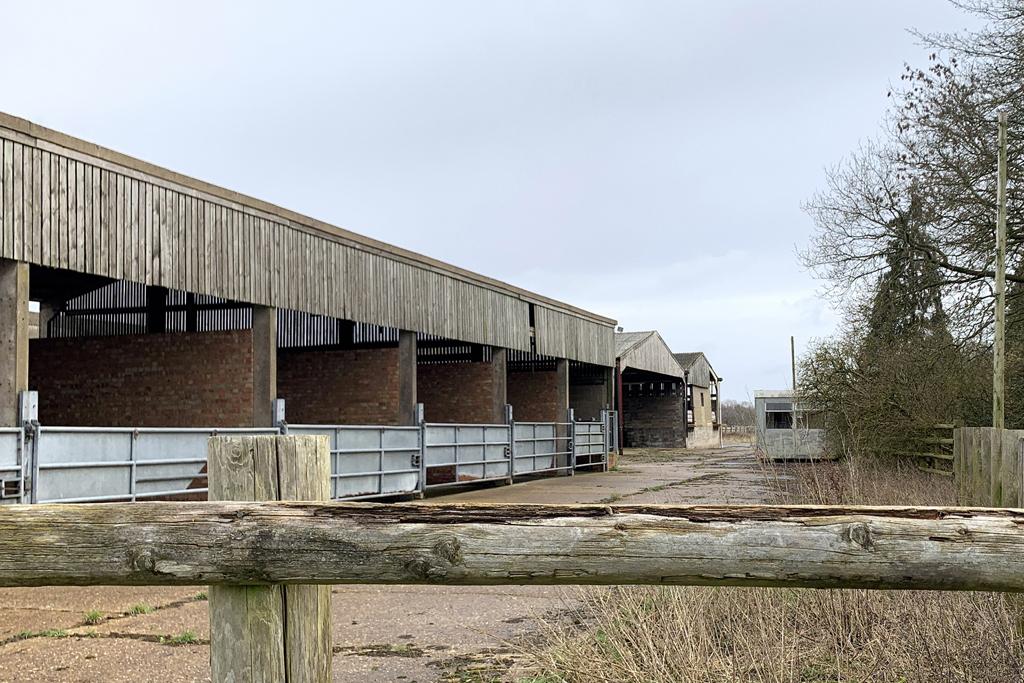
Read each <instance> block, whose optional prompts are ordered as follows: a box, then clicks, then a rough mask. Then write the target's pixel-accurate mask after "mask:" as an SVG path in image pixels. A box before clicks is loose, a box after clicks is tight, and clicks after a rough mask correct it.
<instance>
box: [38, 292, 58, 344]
mask: <svg viewBox="0 0 1024 683" xmlns="http://www.w3.org/2000/svg"><path fill="white" fill-rule="evenodd" d="M56 314H57V306H56V305H54V304H52V303H50V302H48V301H40V302H39V334H38V337H39V338H40V339H46V338H47V337H49V336H50V329H49V328H50V325H49V323H50V320H52V319H53V316H55V315H56Z"/></svg>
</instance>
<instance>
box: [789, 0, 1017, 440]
mask: <svg viewBox="0 0 1024 683" xmlns="http://www.w3.org/2000/svg"><path fill="white" fill-rule="evenodd" d="M954 4H956V5H957V6H958V7H960V8H961V9H962V10H963V11H965V12H967V13H969V14H972V15H974V16H976V17H980V18H981V19H982V21H981V24H982V28H981V29H979V30H975V31H970V32H962V33H952V34H923V33H916V34H915V35H916V36H917V38H918V39H919V41H920V42H921V43H922V44H923V45H924V46H926V49H927V52H928V53H929V54H928V59H927V63H926V64H924V65H922V66H911V65H907V66H906V67H905V69H904V71H903V73H902V74H900V78H899V81H898V84H897V85H895V86H894V87H893V88H892V89H891V92H890V93H889V97H890V102H891V104H890V106H889V108H888V111H887V114H886V117H885V119H884V124H883V126H882V128H881V130H880V131H879V132H878V133H877V135H876V136H875V137H874V138H873V139H871V140H869V141H866V142H864V143H862V144H861V146H860V147H859V148H858V149H856V150H853V151H852V152H851V153H850V154H849V155H848V157H847V158H846V159H845V160H844V161H843V162H842V163H840V164H839V165H838V166H836V167H835V168H833V169H832V170H831V171H830V172H829V173H828V175H827V181H826V184H825V188H824V189H823V190H822V191H821V192H819V193H817V194H816V195H814V196H813V197H812V198H811V199H810V200H809V201H808V202H807V204H806V206H805V210H806V211H807V212H808V213H809V215H810V216H811V217H812V218H813V220H814V223H815V232H814V235H813V237H812V239H811V242H810V244H809V245H808V247H807V248H806V249H805V250H804V251H802V252H801V254H800V257H801V260H802V262H803V263H804V264H805V265H806V266H807V267H808V268H810V269H811V271H812V272H814V273H815V274H816V275H817V276H818V277H819V278H820V279H821V281H822V283H823V284H824V291H825V293H826V295H827V296H830V297H831V298H832V300H833V301H834V302H835V303H836V304H838V306H839V308H840V310H841V311H842V313H843V323H842V326H841V329H840V331H839V332H838V333H837V334H836V335H835V336H834V337H832V338H829V339H825V340H818V341H816V342H815V343H814V344H812V347H811V348H810V349H809V351H808V353H807V354H806V355H805V356H804V357H803V358H802V360H801V363H800V389H801V392H802V394H803V395H804V396H805V397H806V399H807V400H808V401H809V402H812V403H814V404H816V405H817V406H818V407H820V408H821V409H822V410H823V411H824V413H825V415H826V419H827V423H828V426H829V430H828V437H827V438H828V440H829V445H830V447H831V448H832V450H833V451H835V452H838V453H858V454H874V455H888V454H891V453H896V452H900V451H906V450H912V446H913V443H914V440H915V438H916V437H918V436H920V434H921V432H923V431H926V430H928V429H929V428H930V427H931V426H933V425H934V424H937V423H947V422H956V423H960V424H975V425H984V424H991V400H992V399H991V391H992V323H993V314H994V307H993V296H994V294H993V279H994V270H993V267H994V251H995V223H996V178H997V175H996V157H997V142H996V130H997V129H996V123H995V121H996V115H997V112H998V111H999V110H1000V109H1002V108H1005V110H1007V111H1008V113H1009V117H1010V128H1009V135H1008V150H1009V152H1008V158H1009V165H1008V170H1009V173H1008V175H1009V178H1010V182H1009V187H1008V192H1007V204H1008V222H1007V235H1008V237H1007V276H1006V280H1007V287H1008V293H1007V354H1006V356H1007V377H1006V387H1007V399H1006V426H1007V427H1009V428H1024V260H1022V256H1024V231H1022V214H1021V192H1020V189H1021V185H1020V183H1019V181H1017V182H1015V180H1014V179H1019V178H1021V177H1022V176H1021V171H1022V168H1021V167H1022V163H1024V157H1022V155H1021V151H1022V147H1024V139H1022V137H1021V135H1020V131H1021V126H1022V124H1024V121H1022V120H1021V119H1022V118H1024V106H1022V105H1024V4H1022V3H1021V2H1020V1H1019V0H965V1H960V2H955V3H954Z"/></svg>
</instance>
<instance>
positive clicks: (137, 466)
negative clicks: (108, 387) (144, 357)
mask: <svg viewBox="0 0 1024 683" xmlns="http://www.w3.org/2000/svg"><path fill="white" fill-rule="evenodd" d="M278 433H280V432H279V431H278V430H277V429H276V428H268V429H252V428H239V429H230V428H229V429H221V428H218V429H212V428H210V429H203V428H172V427H167V428H161V427H139V428H131V427H39V426H37V427H35V428H34V429H32V430H31V431H30V432H29V433H28V444H29V445H30V449H29V458H30V461H31V465H30V470H31V473H32V474H31V478H30V481H31V494H30V502H33V503H58V502H59V503H85V502H100V501H113V500H130V501H135V500H139V499H153V498H189V497H192V496H196V497H201V498H205V497H206V494H207V482H206V443H207V440H208V439H209V438H210V437H211V436H217V435H228V434H235V435H243V434H249V435H252V434H278ZM86 475H88V476H86Z"/></svg>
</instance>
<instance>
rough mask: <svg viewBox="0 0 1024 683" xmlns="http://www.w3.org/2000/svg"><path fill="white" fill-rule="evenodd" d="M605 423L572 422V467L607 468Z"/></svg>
mask: <svg viewBox="0 0 1024 683" xmlns="http://www.w3.org/2000/svg"><path fill="white" fill-rule="evenodd" d="M604 437H605V422H603V421H602V422H574V423H573V425H572V448H573V465H574V466H575V468H576V469H594V468H600V469H602V470H604V469H607V467H608V448H607V447H606V446H605V438H604Z"/></svg>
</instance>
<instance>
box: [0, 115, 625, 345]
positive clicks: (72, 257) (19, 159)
mask: <svg viewBox="0 0 1024 683" xmlns="http://www.w3.org/2000/svg"><path fill="white" fill-rule="evenodd" d="M0 124H5V125H6V126H10V127H5V126H4V125H0V142H2V145H0V170H2V174H0V257H3V258H8V259H14V260H19V261H26V262H29V263H34V264H38V265H42V266H50V267H55V268H65V269H70V270H74V271H79V272H83V273H90V274H94V275H101V276H106V277H111V278H115V279H119V280H128V281H132V282H140V283H145V284H147V285H159V286H163V287H168V288H170V289H177V290H186V291H190V292H194V293H197V294H206V295H210V296H217V297H223V298H225V299H230V300H233V301H243V302H248V303H253V304H259V305H266V306H277V307H280V308H288V309H293V310H297V311H304V312H307V313H312V314H318V315H328V316H331V317H334V318H344V319H348V320H357V321H361V322H367V323H371V324H376V325H384V326H387V327H393V328H401V329H409V330H416V331H420V332H426V333H428V334H433V335H437V336H441V337H445V338H448V339H458V340H462V341H468V342H474V343H479V344H490V345H494V346H499V347H505V348H509V349H518V350H522V351H530V350H531V335H530V320H529V306H530V304H531V303H533V304H535V305H536V310H537V316H536V320H535V325H534V326H535V335H536V351H537V352H539V353H544V354H547V355H552V356H560V357H565V358H570V359H573V360H580V361H585V362H590V363H596V364H601V365H612V364H613V363H614V351H613V341H612V338H613V329H614V328H613V325H614V321H611V320H608V319H604V318H600V317H598V316H593V315H592V314H585V312H582V311H578V310H577V309H571V307H566V310H565V311H563V310H557V309H556V307H555V304H556V303H557V302H552V301H550V300H547V299H544V298H543V297H536V298H535V299H534V298H532V297H531V296H530V295H529V293H526V292H524V291H522V290H518V289H516V288H512V287H511V286H508V285H502V284H501V283H497V282H496V281H492V280H489V279H487V278H483V277H482V276H475V275H473V274H470V273H468V272H467V271H462V270H461V269H457V268H454V267H452V266H447V265H445V264H440V263H439V262H436V261H433V260H432V259H427V258H426V257H422V259H421V260H417V258H416V257H415V256H414V255H411V252H405V251H403V250H399V249H397V248H393V249H392V248H390V247H388V245H383V244H382V243H376V242H374V241H372V240H369V239H367V238H362V237H360V236H355V235H352V234H351V233H345V232H344V231H341V230H340V229H337V228H333V227H332V226H327V227H326V228H325V227H321V224H318V223H317V225H312V224H313V223H315V222H314V221H312V219H307V220H308V221H309V223H310V224H309V225H307V224H305V223H302V222H299V221H298V220H297V218H298V215H297V214H291V212H286V211H285V210H283V209H281V210H280V214H278V213H275V212H273V211H271V210H270V209H276V207H270V205H267V204H264V203H262V202H259V201H258V200H251V201H252V205H250V204H249V203H248V202H247V201H244V200H246V199H247V198H244V197H242V196H241V195H235V194H234V193H230V192H229V191H227V190H221V189H220V188H214V187H213V186H209V185H206V184H205V183H201V182H199V181H193V180H191V179H187V178H184V177H183V176H177V175H176V174H173V173H171V172H169V171H164V170H163V169H157V168H156V167H151V166H150V165H148V164H145V163H144V162H139V161H137V160H132V159H129V158H127V157H122V156H121V155H117V154H116V153H114V152H110V151H109V150H103V149H102V148H97V147H95V146H93V145H90V144H89V143H85V142H82V141H77V140H74V139H73V138H68V137H67V136H63V135H61V134H59V133H55V132H53V131H45V129H41V128H38V127H36V126H34V125H33V124H29V123H28V122H25V121H22V120H20V119H14V118H13V117H9V116H6V115H2V114H0ZM19 126H20V128H21V130H19V129H18V128H19ZM24 130H38V131H44V132H45V133H46V139H44V137H43V136H42V135H40V136H39V137H35V136H33V135H29V134H27V133H26V132H24ZM55 139H59V140H60V141H62V142H64V143H66V145H67V146H65V145H64V144H58V143H57V142H54V140H55ZM82 149H91V150H94V151H95V154H90V153H86V152H83V151H81V150H82ZM115 157H116V158H117V159H119V160H122V161H123V162H124V163H118V162H115V161H111V160H110V159H111V158H115ZM129 162H130V163H129ZM140 168H145V169H147V170H140ZM214 190H216V191H218V192H219V193H221V194H218V193H217V192H214ZM222 195H223V196H222ZM285 214H287V215H285ZM328 228H329V230H330V232H328ZM474 277H476V278H478V279H479V280H480V283H477V282H474V281H473V278H474ZM569 309H571V310H569Z"/></svg>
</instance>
